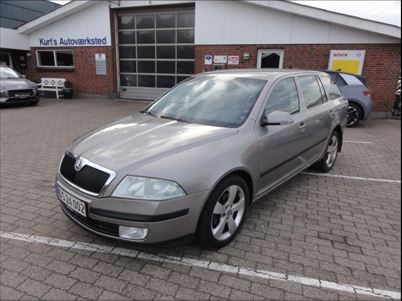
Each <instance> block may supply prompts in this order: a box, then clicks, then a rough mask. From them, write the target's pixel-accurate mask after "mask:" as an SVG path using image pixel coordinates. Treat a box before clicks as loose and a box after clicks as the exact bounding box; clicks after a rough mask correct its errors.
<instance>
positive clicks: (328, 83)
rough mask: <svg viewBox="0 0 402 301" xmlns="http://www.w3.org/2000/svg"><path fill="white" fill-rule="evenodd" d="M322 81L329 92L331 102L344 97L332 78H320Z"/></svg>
mask: <svg viewBox="0 0 402 301" xmlns="http://www.w3.org/2000/svg"><path fill="white" fill-rule="evenodd" d="M320 80H321V83H322V85H323V86H324V89H325V91H326V92H327V95H328V98H329V100H334V99H337V98H339V97H341V96H342V93H341V91H340V90H339V88H338V86H337V85H336V83H335V81H334V80H333V79H332V78H330V77H328V76H320Z"/></svg>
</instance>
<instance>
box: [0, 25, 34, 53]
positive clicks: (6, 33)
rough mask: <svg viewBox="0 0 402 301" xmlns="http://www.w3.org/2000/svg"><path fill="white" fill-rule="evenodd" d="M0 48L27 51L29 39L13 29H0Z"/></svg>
mask: <svg viewBox="0 0 402 301" xmlns="http://www.w3.org/2000/svg"><path fill="white" fill-rule="evenodd" d="M0 48H9V49H20V50H29V37H28V36H27V35H24V34H20V33H18V32H17V31H16V30H15V29H8V28H2V27H0Z"/></svg>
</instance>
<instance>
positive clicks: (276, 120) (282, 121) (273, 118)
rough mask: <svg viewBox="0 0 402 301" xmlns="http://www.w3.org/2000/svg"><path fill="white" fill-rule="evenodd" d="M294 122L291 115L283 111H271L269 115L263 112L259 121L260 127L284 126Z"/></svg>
mask: <svg viewBox="0 0 402 301" xmlns="http://www.w3.org/2000/svg"><path fill="white" fill-rule="evenodd" d="M293 122H294V120H293V118H292V115H290V114H289V113H288V112H283V111H273V112H271V113H269V114H267V113H266V112H264V115H263V117H262V120H261V126H267V125H286V124H292V123H293Z"/></svg>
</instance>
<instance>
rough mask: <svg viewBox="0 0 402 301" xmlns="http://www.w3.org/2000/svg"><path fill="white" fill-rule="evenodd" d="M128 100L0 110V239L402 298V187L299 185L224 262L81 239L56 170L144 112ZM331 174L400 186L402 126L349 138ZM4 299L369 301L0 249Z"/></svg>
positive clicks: (255, 216)
mask: <svg viewBox="0 0 402 301" xmlns="http://www.w3.org/2000/svg"><path fill="white" fill-rule="evenodd" d="M146 105H147V103H146V102H134V101H131V102H130V101H122V100H105V99H101V100H96V99H74V100H62V101H57V100H54V99H43V100H42V101H41V102H40V103H39V105H38V106H36V107H32V106H26V107H13V108H3V109H1V110H0V126H1V139H0V158H1V162H0V163H1V164H0V178H1V182H0V198H1V202H0V213H1V215H0V217H1V218H0V221H1V224H0V230H1V231H3V232H17V233H23V234H35V235H39V236H47V237H53V238H59V239H64V240H71V241H82V242H89V243H92V242H95V243H98V244H101V245H110V246H116V245H121V246H124V247H125V248H132V249H141V250H145V251H146V252H148V253H156V252H158V253H163V254H168V255H177V256H185V257H188V258H195V259H198V260H210V261H214V262H218V263H225V264H230V265H234V266H238V267H250V268H254V269H261V270H268V271H272V272H278V273H287V274H291V275H296V276H306V277H311V278H317V279H321V280H327V281H332V282H336V283H346V284H352V285H359V286H365V287H372V288H378V289H384V290H390V291H400V290H401V287H400V285H401V284H400V283H401V282H400V280H401V269H400V265H401V247H400V243H401V232H400V230H401V199H400V196H401V186H400V184H399V183H380V182H367V181H357V180H350V179H344V178H331V177H317V176H312V175H299V176H297V177H295V178H294V179H292V180H291V181H289V182H288V183H286V184H284V185H283V186H281V187H280V188H279V189H277V190H275V191H273V192H272V193H270V194H269V195H268V196H267V197H265V198H264V199H262V200H260V201H259V202H257V203H255V204H254V205H253V206H252V208H251V210H250V212H249V215H248V218H247V220H246V222H245V224H244V228H243V229H242V231H241V233H240V234H239V236H238V237H237V238H236V239H235V240H234V241H233V242H232V243H231V244H230V245H229V246H227V247H225V248H222V249H220V250H219V251H206V250H203V249H201V248H200V247H199V246H197V245H196V244H190V245H188V244H187V245H177V246H160V247H158V248H149V247H141V248H139V247H133V246H130V245H128V244H121V243H117V242H114V241H111V240H107V239H103V238H99V237H97V236H94V235H92V234H89V233H87V232H86V231H84V230H82V229H81V228H79V227H78V226H76V225H75V224H73V223H72V222H71V221H70V220H68V219H67V217H66V216H64V214H63V213H62V212H61V209H60V208H59V205H58V201H57V200H56V197H55V193H54V180H55V175H56V172H57V168H58V164H59V162H60V159H61V157H62V154H63V152H64V150H65V148H66V146H67V145H68V144H69V143H70V142H71V141H73V139H75V138H77V137H78V136H80V135H82V134H84V133H86V132H88V131H90V130H92V129H95V128H97V127H99V126H102V125H105V124H107V123H109V122H112V121H114V120H116V119H118V118H120V117H124V116H126V115H128V114H129V113H130V112H133V111H136V110H139V109H140V108H142V107H144V106H146ZM344 139H345V140H348V141H366V142H371V144H358V143H345V144H344V148H343V151H342V153H341V154H340V156H339V157H338V160H337V162H336V166H335V168H334V169H333V170H332V171H331V174H338V175H348V176H359V177H370V178H383V179H393V180H400V178H401V122H400V120H369V121H366V122H364V123H362V124H361V126H360V127H358V128H353V129H347V130H346V132H345V137H344ZM0 247H1V249H0V251H1V255H0V273H1V275H0V292H1V295H0V299H1V300H6V299H46V300H70V299H79V298H85V299H103V300H111V299H140V300H146V299H182V300H183V299H185V300H190V299H196V300H200V299H232V300H260V299H286V300H304V299H307V300H310V299H319V300H350V299H369V298H368V297H367V296H362V295H355V294H348V293H343V292H339V291H335V290H323V289H319V288H316V287H310V286H304V285H301V284H298V283H292V282H284V281H277V280H266V279H261V278H255V277H248V276H234V275H232V274H230V273H224V272H216V271H211V270H207V269H203V268H199V267H191V266H182V265H175V264H171V263H156V262H152V261H147V260H139V259H133V258H129V257H124V256H119V255H112V254H103V253H97V252H92V251H84V250H71V249H69V250H66V249H63V248H56V247H51V246H47V245H43V244H33V243H28V242H22V241H16V240H8V239H2V240H1V244H0Z"/></svg>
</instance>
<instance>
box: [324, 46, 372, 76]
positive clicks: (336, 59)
mask: <svg viewBox="0 0 402 301" xmlns="http://www.w3.org/2000/svg"><path fill="white" fill-rule="evenodd" d="M365 54H366V51H365V50H331V51H330V54H329V62H328V70H331V71H343V72H348V73H353V74H359V75H361V74H362V72H363V65H364V57H365Z"/></svg>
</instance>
